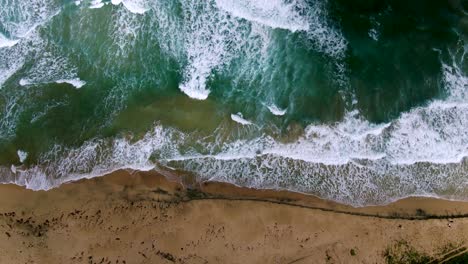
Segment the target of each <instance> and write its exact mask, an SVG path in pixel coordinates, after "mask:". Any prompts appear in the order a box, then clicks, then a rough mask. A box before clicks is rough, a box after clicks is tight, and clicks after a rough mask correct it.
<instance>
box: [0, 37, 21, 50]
mask: <svg viewBox="0 0 468 264" xmlns="http://www.w3.org/2000/svg"><path fill="white" fill-rule="evenodd" d="M18 42H19V40H17V39H16V40H10V39H8V38H6V37H5V36H4V35H2V34H1V33H0V49H1V48H10V47H13V46H14V45H16V44H17V43H18Z"/></svg>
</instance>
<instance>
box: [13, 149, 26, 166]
mask: <svg viewBox="0 0 468 264" xmlns="http://www.w3.org/2000/svg"><path fill="white" fill-rule="evenodd" d="M16 154H17V155H18V158H19V160H20V162H21V163H23V162H24V161H25V160H26V158H27V157H28V153H27V152H26V151H22V150H18V151H17V152H16Z"/></svg>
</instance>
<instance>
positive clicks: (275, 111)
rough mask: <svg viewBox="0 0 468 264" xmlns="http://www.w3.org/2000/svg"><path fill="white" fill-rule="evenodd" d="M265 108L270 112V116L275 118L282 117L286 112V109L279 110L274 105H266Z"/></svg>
mask: <svg viewBox="0 0 468 264" xmlns="http://www.w3.org/2000/svg"><path fill="white" fill-rule="evenodd" d="M267 108H268V110H270V112H271V113H272V114H274V115H276V116H283V115H284V114H286V111H287V109H281V108H279V107H278V106H276V105H275V104H271V105H267Z"/></svg>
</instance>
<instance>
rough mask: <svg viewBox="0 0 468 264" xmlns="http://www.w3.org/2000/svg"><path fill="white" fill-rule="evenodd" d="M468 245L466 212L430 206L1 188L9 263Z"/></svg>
mask: <svg viewBox="0 0 468 264" xmlns="http://www.w3.org/2000/svg"><path fill="white" fill-rule="evenodd" d="M466 241H468V203H464V202H453V201H446V200H438V199H433V198H421V197H419V198H407V199H403V200H400V201H397V202H395V203H392V204H389V205H385V206H371V207H360V208H354V207H351V206H348V205H343V204H339V203H336V202H333V201H328V200H323V199H320V198H317V197H314V196H311V195H305V194H300V193H293V192H288V191H274V190H257V189H252V188H244V187H239V186H235V185H232V184H228V183H219V182H203V183H198V182H196V181H195V178H194V177H193V175H191V174H189V173H185V172H175V171H171V170H165V171H159V172H156V171H146V172H145V171H132V170H118V171H115V172H113V173H111V174H107V175H105V176H102V177H95V178H91V179H81V180H78V181H73V182H68V183H64V184H62V185H61V186H60V187H58V188H54V189H51V190H48V191H33V190H29V189H26V188H25V187H22V186H18V185H14V184H8V185H0V262H2V263H4V262H5V263H25V262H31V263H265V262H266V263H293V262H294V261H296V262H294V263H385V262H386V261H387V260H388V257H389V256H391V257H401V256H403V257H404V256H406V255H408V256H413V257H414V254H412V253H414V252H419V253H418V254H419V255H418V256H423V257H427V258H430V259H432V260H440V259H447V258H449V257H453V256H452V255H453V254H452V253H453V252H452V251H456V252H457V256H458V255H460V256H463V257H464V256H465V253H466V255H467V256H468V251H467V248H466V246H465V242H466ZM450 252H452V253H450ZM389 254H390V255H389ZM124 260H125V262H123V261H124Z"/></svg>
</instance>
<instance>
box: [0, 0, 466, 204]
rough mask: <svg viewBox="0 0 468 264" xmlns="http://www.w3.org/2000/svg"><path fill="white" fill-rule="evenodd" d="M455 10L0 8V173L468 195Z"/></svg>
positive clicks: (46, 0)
mask: <svg viewBox="0 0 468 264" xmlns="http://www.w3.org/2000/svg"><path fill="white" fill-rule="evenodd" d="M467 9H468V5H467V4H466V2H465V1H448V0H447V1H431V2H430V3H428V2H427V1H411V2H408V1H397V0H393V1H377V0H375V1H373V0H361V1H353V3H350V2H349V1H345V0H329V1H325V0H273V1H253V0H235V1H225V0H209V1H190V0H177V1H162V0H123V1H114V0H113V1H100V0H93V1H65V0H32V1H28V2H22V1H19V0H0V34H1V35H0V87H1V88H0V150H1V151H0V165H1V167H0V171H1V174H2V177H3V180H2V181H3V182H15V183H17V184H22V185H26V186H28V187H29V188H32V189H48V188H52V187H54V186H57V185H58V184H60V183H62V182H64V181H68V180H72V179H79V178H83V177H93V176H98V175H101V174H103V173H106V172H109V171H112V170H115V169H117V168H124V167H130V168H135V169H150V168H152V167H153V166H154V164H155V162H158V163H161V164H164V165H167V166H171V167H175V168H180V169H184V170H190V171H193V172H194V173H196V174H197V175H198V177H199V178H200V179H203V180H209V179H212V180H221V181H227V182H232V183H236V184H242V185H247V186H252V187H258V188H282V189H290V190H295V191H301V192H307V193H312V194H315V195H318V196H320V197H323V198H328V199H333V200H336V201H340V202H344V203H348V204H353V205H367V204H381V203H386V202H389V201H392V200H395V199H399V198H403V197H406V196H410V195H429V196H437V197H444V198H452V199H463V200H464V199H466V198H468V193H467V192H468V160H467V158H466V156H467V154H468V78H467V67H468V65H467V62H466V61H465V53H466V51H467V47H468V44H467V43H466V41H467V36H468V16H467V11H468V10H467Z"/></svg>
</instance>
